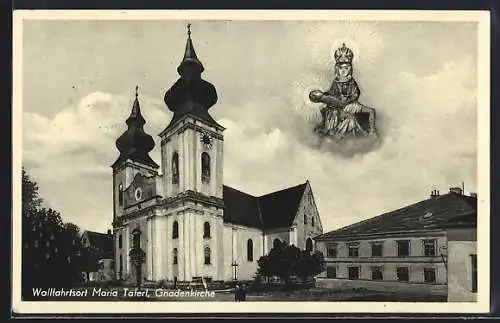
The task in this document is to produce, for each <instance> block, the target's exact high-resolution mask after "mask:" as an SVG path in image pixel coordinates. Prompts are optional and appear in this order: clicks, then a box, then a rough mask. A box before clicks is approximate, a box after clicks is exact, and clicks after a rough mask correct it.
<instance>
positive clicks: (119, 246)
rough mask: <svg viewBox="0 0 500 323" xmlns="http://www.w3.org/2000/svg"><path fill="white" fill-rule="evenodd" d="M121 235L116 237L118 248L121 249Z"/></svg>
mask: <svg viewBox="0 0 500 323" xmlns="http://www.w3.org/2000/svg"><path fill="white" fill-rule="evenodd" d="M122 240H123V239H122V235H121V234H120V235H119V236H118V248H119V249H121V248H122V247H123V241H122Z"/></svg>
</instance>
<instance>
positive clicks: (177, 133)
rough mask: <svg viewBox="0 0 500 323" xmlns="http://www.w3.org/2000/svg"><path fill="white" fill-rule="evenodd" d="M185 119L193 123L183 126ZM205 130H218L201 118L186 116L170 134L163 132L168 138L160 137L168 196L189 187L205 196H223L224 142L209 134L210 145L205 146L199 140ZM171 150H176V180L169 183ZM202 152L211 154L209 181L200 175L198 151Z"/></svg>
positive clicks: (199, 153) (172, 154)
mask: <svg viewBox="0 0 500 323" xmlns="http://www.w3.org/2000/svg"><path fill="white" fill-rule="evenodd" d="M188 123H190V124H192V125H194V126H190V127H185V125H186V124H188ZM181 129H182V130H181ZM204 132H207V133H210V132H217V131H216V130H215V128H212V127H208V126H206V125H204V124H203V123H201V122H200V121H197V120H194V119H192V118H187V119H186V120H184V121H183V122H182V123H180V124H178V125H177V126H176V127H175V128H174V129H172V130H171V131H170V133H169V134H165V136H166V137H167V138H168V140H166V139H163V140H162V147H161V150H162V167H163V169H164V175H165V179H164V183H165V184H164V185H165V193H166V195H167V196H173V195H176V194H177V193H179V192H183V191H186V190H192V191H196V192H201V193H203V194H205V195H207V196H216V197H219V198H222V186H223V183H222V167H223V160H222V158H223V142H222V140H219V139H217V138H214V137H213V136H212V146H211V147H207V146H204V145H203V144H202V142H201V139H202V135H203V133H204ZM174 152H177V154H178V174H179V180H178V184H173V183H172V178H173V171H172V169H173V161H172V158H173V156H174ZM203 152H206V153H207V154H208V155H209V156H210V181H209V182H208V183H205V182H203V181H202V176H201V175H202V161H201V155H202V153H203Z"/></svg>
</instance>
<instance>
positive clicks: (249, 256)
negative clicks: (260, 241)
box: [247, 239, 253, 261]
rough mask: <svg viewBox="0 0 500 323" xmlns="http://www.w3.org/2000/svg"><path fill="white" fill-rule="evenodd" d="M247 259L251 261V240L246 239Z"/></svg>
mask: <svg viewBox="0 0 500 323" xmlns="http://www.w3.org/2000/svg"><path fill="white" fill-rule="evenodd" d="M247 260H248V261H253V241H252V239H248V241H247Z"/></svg>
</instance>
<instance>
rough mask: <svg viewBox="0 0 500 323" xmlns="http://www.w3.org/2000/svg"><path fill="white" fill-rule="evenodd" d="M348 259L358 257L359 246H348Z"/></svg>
mask: <svg viewBox="0 0 500 323" xmlns="http://www.w3.org/2000/svg"><path fill="white" fill-rule="evenodd" d="M349 257H354V258H357V257H359V244H350V245H349Z"/></svg>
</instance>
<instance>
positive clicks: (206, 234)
mask: <svg viewBox="0 0 500 323" xmlns="http://www.w3.org/2000/svg"><path fill="white" fill-rule="evenodd" d="M203 238H210V223H208V222H205V223H203Z"/></svg>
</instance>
